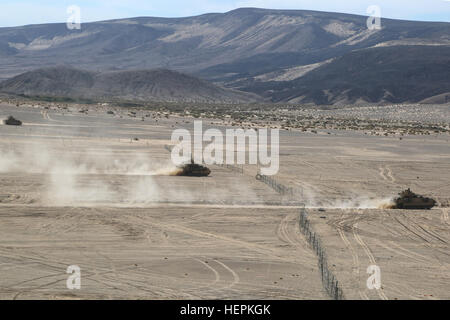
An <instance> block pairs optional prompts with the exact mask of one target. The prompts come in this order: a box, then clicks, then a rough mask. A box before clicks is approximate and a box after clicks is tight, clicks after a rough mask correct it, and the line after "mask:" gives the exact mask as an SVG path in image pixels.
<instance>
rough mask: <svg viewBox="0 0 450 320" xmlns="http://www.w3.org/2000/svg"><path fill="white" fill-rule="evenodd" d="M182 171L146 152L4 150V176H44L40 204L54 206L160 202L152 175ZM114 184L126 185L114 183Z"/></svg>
mask: <svg viewBox="0 0 450 320" xmlns="http://www.w3.org/2000/svg"><path fill="white" fill-rule="evenodd" d="M178 171H179V169H178V168H177V167H176V166H174V165H173V164H172V163H171V162H170V160H167V161H165V162H161V161H154V160H152V159H151V158H150V157H149V155H148V154H147V153H142V152H141V153H140V152H132V153H130V154H129V155H126V157H125V156H124V155H123V154H122V155H118V154H117V153H114V152H112V151H110V150H102V151H101V152H98V151H95V150H91V151H89V150H74V149H72V150H66V149H62V148H56V147H54V146H51V145H46V144H43V143H39V144H38V143H26V144H23V145H20V144H19V145H10V146H2V147H1V149H0V173H28V174H42V175H43V178H42V179H44V180H45V187H44V189H43V190H39V192H40V201H41V202H42V203H43V204H45V205H51V206H53V205H55V206H71V205H79V204H82V203H89V204H92V205H95V204H100V203H103V204H104V203H117V202H118V201H125V202H127V203H135V202H147V201H156V200H157V199H158V198H159V196H160V192H159V188H158V186H157V184H156V183H155V182H154V180H153V178H152V176H158V175H167V176H170V175H176V174H177V173H178ZM108 175H114V176H116V177H115V178H114V180H111V179H112V178H111V177H108ZM119 176H123V177H122V178H120V177H119ZM115 180H117V181H119V183H118V184H123V185H115ZM111 182H112V183H111ZM182 196H184V195H181V197H182Z"/></svg>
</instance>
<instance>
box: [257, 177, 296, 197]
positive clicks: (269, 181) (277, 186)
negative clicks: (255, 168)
mask: <svg viewBox="0 0 450 320" xmlns="http://www.w3.org/2000/svg"><path fill="white" fill-rule="evenodd" d="M256 180H258V181H261V182H263V183H265V184H266V185H268V186H269V187H271V188H272V189H273V190H275V191H276V192H278V193H279V194H281V195H285V196H293V195H294V189H293V188H291V187H286V186H285V185H283V184H281V183H279V182H278V181H277V180H275V179H274V178H272V177H269V176H265V175H263V174H260V173H258V174H257V175H256Z"/></svg>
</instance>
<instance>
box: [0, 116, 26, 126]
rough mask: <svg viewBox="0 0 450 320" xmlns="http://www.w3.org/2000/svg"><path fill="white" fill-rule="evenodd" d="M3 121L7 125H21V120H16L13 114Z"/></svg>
mask: <svg viewBox="0 0 450 320" xmlns="http://www.w3.org/2000/svg"><path fill="white" fill-rule="evenodd" d="M3 123H4V124H6V125H8V126H21V125H22V121H20V120H17V119H16V118H14V117H13V116H9V117H8V119H6V120H3Z"/></svg>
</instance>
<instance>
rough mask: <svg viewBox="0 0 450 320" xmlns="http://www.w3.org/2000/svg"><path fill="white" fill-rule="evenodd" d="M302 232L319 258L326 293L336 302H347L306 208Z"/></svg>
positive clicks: (301, 210) (301, 214) (301, 220)
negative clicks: (329, 265) (330, 267)
mask: <svg viewBox="0 0 450 320" xmlns="http://www.w3.org/2000/svg"><path fill="white" fill-rule="evenodd" d="M300 231H301V232H302V233H303V234H304V235H305V238H306V240H307V241H308V243H309V244H310V245H311V247H312V248H313V250H314V252H315V253H316V255H317V257H318V258H319V261H318V264H319V271H320V275H321V278H322V285H323V287H324V288H325V291H326V292H327V293H328V295H329V296H330V297H331V298H332V299H334V300H345V297H344V292H343V290H342V288H341V287H340V286H339V281H338V280H337V278H336V277H335V275H334V274H333V272H332V271H331V270H330V269H329V267H328V259H327V254H326V252H325V249H324V247H323V245H322V241H321V240H320V237H319V235H318V234H317V233H315V232H314V231H313V229H312V226H311V223H310V221H309V219H308V214H307V212H306V208H302V209H300Z"/></svg>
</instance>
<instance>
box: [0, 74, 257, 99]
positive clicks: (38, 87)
mask: <svg viewBox="0 0 450 320" xmlns="http://www.w3.org/2000/svg"><path fill="white" fill-rule="evenodd" d="M0 92H4V93H10V94H16V95H19V94H20V95H27V96H45V97H69V98H88V99H96V100H110V99H121V100H141V101H145V100H150V101H173V102H217V103H235V102H241V103H242V102H252V101H257V100H259V99H258V97H257V96H256V95H252V94H248V93H243V92H238V91H235V90H231V89H224V88H221V87H218V86H216V85H214V84H211V83H208V82H207V81H204V80H200V79H197V78H195V77H192V76H188V75H185V74H182V73H179V72H174V71H170V70H165V69H157V70H144V71H113V72H98V73H94V72H89V71H84V70H78V69H74V68H69V67H64V66H58V67H50V68H43V69H38V70H35V71H30V72H26V73H24V74H21V75H18V76H16V77H13V78H12V79H9V80H6V81H3V82H2V83H0Z"/></svg>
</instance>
